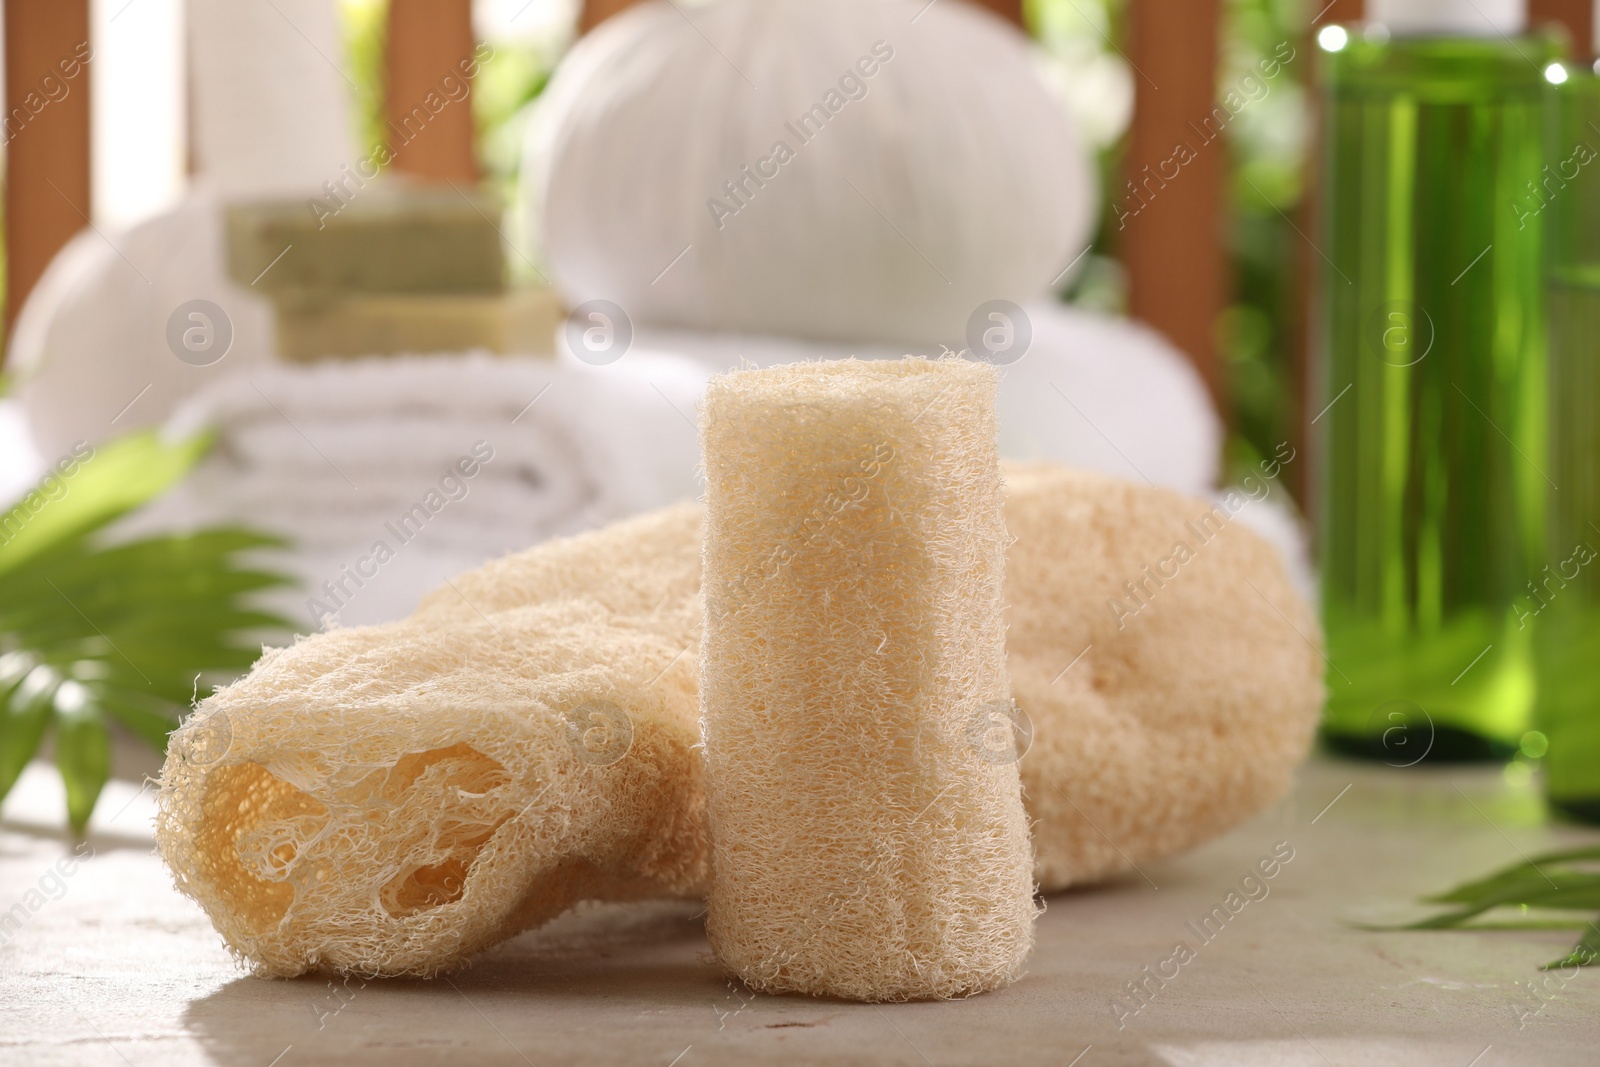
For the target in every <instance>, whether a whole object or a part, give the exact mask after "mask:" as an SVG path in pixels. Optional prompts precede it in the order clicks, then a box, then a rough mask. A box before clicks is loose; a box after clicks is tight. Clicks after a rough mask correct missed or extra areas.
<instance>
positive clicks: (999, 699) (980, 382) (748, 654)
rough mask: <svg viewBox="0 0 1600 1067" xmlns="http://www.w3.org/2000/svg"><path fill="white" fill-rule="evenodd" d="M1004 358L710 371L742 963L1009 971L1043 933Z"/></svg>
mask: <svg viewBox="0 0 1600 1067" xmlns="http://www.w3.org/2000/svg"><path fill="white" fill-rule="evenodd" d="M994 393H995V375H994V371H993V368H991V367H988V366H984V365H981V364H974V363H968V362H964V361H958V360H940V361H928V360H920V359H907V360H902V361H898V362H868V363H861V362H855V361H845V362H836V363H815V364H799V365H795V366H788V367H780V368H774V369H771V370H760V371H740V372H735V373H732V374H728V375H724V376H722V377H719V378H717V379H714V380H713V382H712V384H711V387H710V390H709V393H708V395H707V399H706V404H705V411H704V417H703V423H702V436H703V442H704V453H705V463H706V474H707V490H706V498H707V504H706V512H707V517H706V542H705V550H704V590H705V606H706V608H705V610H706V624H705V633H704V638H703V641H702V652H701V654H702V665H701V725H702V732H703V735H704V739H705V760H706V778H707V811H708V816H709V820H710V825H711V828H712V835H711V836H712V841H713V843H714V844H713V854H714V860H713V865H712V866H713V875H712V884H711V892H710V898H709V911H708V918H707V928H708V932H709V934H710V937H711V942H712V946H713V948H714V949H715V950H716V952H717V954H718V956H719V957H720V958H721V959H722V961H723V963H724V964H725V965H726V966H727V967H728V968H729V969H730V970H731V971H732V972H733V973H734V974H736V975H737V976H738V977H739V978H740V979H741V980H743V981H744V982H745V983H747V984H748V985H750V986H752V987H754V988H756V989H761V990H766V991H770V992H800V993H810V994H816V995H828V996H838V997H845V998H850V999H856V1000H867V1001H899V1000H911V999H918V998H933V997H957V996H965V995H968V994H972V993H976V992H981V991H983V990H987V989H991V988H994V987H995V986H998V985H1001V984H1004V983H1006V982H1008V981H1010V980H1012V979H1014V978H1015V977H1016V976H1017V974H1018V973H1019V971H1020V969H1021V966H1022V963H1023V960H1024V959H1025V958H1026V956H1027V953H1028V951H1029V949H1030V947H1031V944H1032V923H1033V917H1034V906H1033V902H1032V895H1033V883H1032V878H1031V874H1030V872H1031V867H1032V856H1031V852H1030V850H1029V844H1028V827H1027V821H1026V817H1025V816H1024V813H1023V808H1022V800H1021V794H1020V786H1019V781H1018V774H1017V768H1016V767H1015V766H1014V765H1012V764H1008V763H1004V762H996V761H993V760H991V759H986V758H985V752H984V749H983V747H982V745H981V743H975V734H976V733H977V731H975V730H974V726H975V724H980V723H983V722H985V721H986V719H987V715H988V711H989V709H991V708H992V707H994V706H995V705H996V704H999V703H1003V702H1005V701H1007V700H1008V699H1009V692H1010V690H1009V683H1008V680H1007V674H1006V651H1005V626H1004V622H1003V616H1002V601H1001V584H1002V580H1003V577H1004V567H1005V546H1006V535H1005V526H1004V523H1003V521H1002V518H1001V496H1000V469H999V459H998V455H997V451H996V444H995V441H996V438H995V416H994Z"/></svg>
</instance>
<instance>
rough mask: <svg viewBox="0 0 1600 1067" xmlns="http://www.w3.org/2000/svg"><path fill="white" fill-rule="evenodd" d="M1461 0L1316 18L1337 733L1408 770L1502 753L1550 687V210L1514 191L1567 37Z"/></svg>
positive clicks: (1522, 178)
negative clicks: (1542, 663)
mask: <svg viewBox="0 0 1600 1067" xmlns="http://www.w3.org/2000/svg"><path fill="white" fill-rule="evenodd" d="M1477 2H1478V4H1479V5H1480V6H1495V5H1490V4H1488V3H1487V0H1477ZM1380 6H1381V5H1380ZM1387 6H1389V7H1401V6H1404V5H1402V4H1400V3H1398V0H1391V2H1390V3H1389V4H1388V5H1387ZM1422 6H1424V7H1430V6H1431V7H1432V8H1433V9H1442V8H1452V7H1455V8H1460V5H1459V4H1451V3H1449V2H1442V3H1441V2H1438V0H1435V2H1434V3H1432V4H1431V5H1429V4H1424V5H1422ZM1467 6H1468V8H1471V7H1472V5H1471V4H1469V5H1467ZM1501 6H1503V5H1501ZM1370 10H1371V7H1370V6H1369V11H1370ZM1462 11H1463V12H1465V17H1466V22H1465V23H1464V24H1463V25H1462V26H1461V27H1460V29H1461V30H1463V31H1466V32H1462V33H1447V34H1445V35H1433V34H1428V33H1421V34H1418V35H1415V36H1413V35H1410V32H1411V31H1414V30H1416V29H1418V28H1421V29H1426V28H1427V27H1426V26H1422V27H1418V26H1406V27H1404V29H1405V30H1406V31H1407V32H1406V33H1402V32H1401V28H1400V27H1397V26H1395V25H1394V24H1393V23H1391V24H1390V25H1389V26H1384V25H1379V24H1369V25H1366V26H1351V27H1343V26H1330V27H1324V28H1323V30H1322V31H1321V32H1320V34H1319V36H1318V44H1319V47H1320V50H1321V53H1322V55H1321V58H1322V61H1323V70H1324V72H1325V86H1326V104H1325V106H1326V110H1325V132H1326V136H1325V143H1324V146H1323V153H1324V155H1323V196H1324V201H1323V225H1322V229H1321V232H1322V234H1323V235H1324V236H1323V238H1322V239H1321V241H1320V243H1321V247H1322V251H1323V253H1324V258H1325V259H1326V261H1327V263H1326V266H1325V269H1324V271H1323V276H1324V280H1323V286H1322V294H1323V303H1322V312H1321V314H1322V316H1323V320H1322V323H1321V329H1320V334H1319V338H1318V345H1317V351H1316V354H1315V357H1314V358H1315V359H1316V360H1317V361H1318V371H1317V381H1316V386H1315V388H1316V389H1317V391H1318V392H1319V393H1320V394H1321V395H1320V397H1319V398H1318V399H1317V400H1316V402H1315V405H1314V406H1313V409H1312V410H1313V411H1317V409H1318V408H1320V409H1321V410H1320V413H1318V414H1316V415H1315V429H1316V430H1317V431H1318V436H1317V474H1316V479H1317V486H1316V495H1315V501H1314V508H1315V510H1316V513H1317V515H1316V518H1317V526H1318V533H1319V551H1320V558H1321V565H1322V597H1323V603H1322V608H1323V620H1324V627H1325V630H1326V638H1327V657H1328V661H1329V662H1328V671H1327V681H1328V705H1327V711H1326V714H1325V717H1324V723H1323V737H1324V740H1325V742H1326V743H1327V744H1328V745H1329V746H1330V747H1331V748H1333V749H1335V750H1336V751H1340V752H1344V753H1348V754H1353V755H1361V756H1369V757H1373V758H1377V759H1381V760H1383V761H1385V762H1387V763H1390V764H1392V765H1395V766H1409V765H1411V764H1413V763H1418V762H1421V761H1422V760H1424V759H1430V760H1449V759H1496V758H1505V757H1507V756H1509V755H1511V754H1512V753H1513V752H1514V751H1515V750H1516V749H1517V747H1518V745H1519V744H1520V743H1521V741H1522V739H1523V736H1524V734H1525V733H1526V732H1527V731H1528V730H1529V728H1530V717H1531V711H1532V706H1533V697H1534V674H1533V664H1532V646H1531V641H1530V635H1529V633H1528V631H1527V629H1526V628H1519V626H1518V619H1517V616H1516V614H1515V612H1514V610H1513V608H1514V604H1515V602H1516V600H1517V597H1518V595H1519V594H1521V593H1522V592H1523V591H1524V588H1525V586H1526V583H1527V582H1528V581H1529V580H1530V579H1531V578H1533V577H1535V574H1536V571H1537V564H1535V563H1534V562H1533V561H1534V560H1535V559H1540V561H1541V562H1542V558H1541V557H1542V540H1541V538H1542V519H1543V507H1544V494H1545V489H1546V472H1545V470H1544V466H1545V463H1546V460H1545V455H1544V447H1543V444H1544V410H1543V402H1544V385H1545V382H1544V355H1543V346H1544V338H1543V323H1542V318H1541V313H1540V297H1541V293H1540V229H1541V222H1542V219H1541V218H1540V216H1539V214H1538V213H1533V214H1531V215H1530V214H1529V213H1527V212H1519V211H1518V210H1517V208H1516V205H1517V203H1518V202H1519V198H1522V197H1525V196H1526V195H1527V189H1528V187H1529V185H1530V183H1532V184H1533V185H1535V186H1536V185H1537V184H1538V182H1539V180H1540V178H1541V167H1542V166H1543V162H1544V161H1543V153H1542V145H1541V134H1542V129H1541V127H1542V96H1543V90H1544V89H1545V88H1546V87H1547V86H1546V82H1545V77H1544V68H1545V67H1546V65H1548V64H1549V63H1550V62H1551V61H1552V60H1553V59H1555V58H1556V57H1557V56H1558V55H1559V54H1560V52H1561V44H1560V42H1559V40H1558V39H1557V38H1554V37H1543V36H1503V35H1501V34H1500V33H1499V32H1494V33H1489V32H1484V33H1477V32H1476V31H1474V30H1472V28H1471V27H1472V26H1473V25H1475V23H1473V22H1472V15H1471V12H1470V11H1466V9H1462ZM1444 29H1446V30H1447V31H1448V30H1452V29H1454V27H1452V26H1450V25H1448V24H1446V25H1445V26H1444Z"/></svg>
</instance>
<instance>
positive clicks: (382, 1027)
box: [184, 901, 748, 1067]
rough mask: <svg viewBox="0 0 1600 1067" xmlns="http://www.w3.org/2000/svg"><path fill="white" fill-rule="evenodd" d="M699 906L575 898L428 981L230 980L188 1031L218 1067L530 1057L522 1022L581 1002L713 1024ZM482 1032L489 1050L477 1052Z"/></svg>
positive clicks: (188, 1014) (567, 1016)
mask: <svg viewBox="0 0 1600 1067" xmlns="http://www.w3.org/2000/svg"><path fill="white" fill-rule="evenodd" d="M703 910H704V909H703V906H702V905H701V904H700V903H698V902H693V903H689V902H676V901H653V902H648V903H642V904H631V905H589V906H583V907H580V908H579V909H577V910H576V911H574V912H571V913H568V914H567V915H565V916H562V917H561V918H559V919H557V920H555V921H554V922H552V923H550V924H549V925H548V926H546V927H544V928H542V929H540V930H538V931H535V932H532V933H528V934H523V935H521V936H520V937H517V938H514V939H512V940H511V941H508V942H506V943H504V944H502V945H499V946H497V947H495V948H493V949H490V950H489V951H487V952H484V953H482V954H480V955H478V956H477V957H475V958H474V959H473V960H472V961H471V963H470V964H469V965H468V966H467V967H466V968H465V969H463V970H461V971H458V972H455V973H452V974H450V975H447V976H442V977H439V978H433V979H415V978H374V979H365V980H363V979H360V978H343V977H340V976H338V975H334V974H326V973H318V974H312V975H306V976H303V977H300V978H292V979H287V980H272V979H260V978H240V979H238V980H237V981H233V982H230V983H228V984H227V985H225V986H223V987H222V988H220V989H218V990H217V991H216V992H214V993H212V994H210V995H209V996H206V997H202V998H200V999H198V1000H195V1001H192V1002H191V1003H190V1004H189V1007H188V1009H187V1010H186V1011H185V1012H184V1026H185V1028H186V1029H188V1031H189V1032H190V1033H191V1034H193V1035H194V1036H195V1037H196V1038H197V1039H198V1040H199V1041H200V1042H201V1044H202V1045H203V1046H204V1048H205V1050H206V1052H207V1055H208V1057H209V1058H210V1059H211V1060H212V1061H213V1062H215V1063H217V1064H221V1065H223V1067H267V1065H269V1064H276V1065H277V1067H293V1065H295V1064H303V1063H310V1062H327V1061H335V1060H336V1061H338V1062H340V1063H372V1064H384V1065H385V1067H395V1064H396V1063H397V1062H403V1063H405V1064H407V1065H410V1064H412V1063H419V1062H444V1061H446V1060H451V1061H452V1062H459V1061H458V1060H455V1059H454V1057H458V1056H459V1054H460V1053H461V1052H462V1051H464V1050H465V1049H466V1048H467V1047H468V1046H469V1045H470V1046H471V1059H472V1062H473V1063H474V1064H476V1063H480V1062H493V1063H499V1062H502V1061H503V1062H506V1063H513V1064H522V1063H525V1062H528V1059H527V1057H531V1059H532V1060H533V1061H535V1062H537V1061H538V1060H539V1055H538V1049H537V1048H536V1047H535V1046H534V1044H533V1041H534V1038H532V1037H530V1036H529V1034H528V1027H529V1024H530V1023H531V1024H535V1025H539V1026H540V1027H541V1028H542V1027H543V1026H545V1025H546V1022H547V1021H548V1020H550V1019H552V1017H554V1018H559V1019H562V1020H565V1021H566V1022H568V1023H569V1024H570V1023H571V1021H572V1020H573V1018H574V1014H573V1011H572V1009H573V1007H574V1005H575V1002H577V1001H584V1002H586V1003H594V1004H604V1005H605V1006H606V1007H607V1008H608V1009H610V1010H617V1009H623V1010H624V1011H626V1012H628V1013H631V1014H633V1015H637V1014H638V1013H642V1012H650V1011H660V1010H670V1009H683V1008H685V1007H688V1008H690V1009H693V1010H703V1011H705V1012H706V1018H707V1019H708V1020H710V1021H712V1022H714V1021H715V1017H714V1015H713V1014H712V1011H711V1009H710V1008H709V1007H708V1005H710V1004H712V1003H714V1002H717V1001H720V1000H722V999H725V998H727V997H728V995H729V987H728V984H727V979H726V978H725V976H724V975H723V973H722V971H721V969H720V968H719V967H718V966H717V965H716V963H715V962H714V961H713V960H712V959H711V956H710V946H709V944H708V943H707V942H706V939H705V929H704V925H703V923H702V918H703ZM746 995H747V996H748V994H746ZM569 1028H570V1027H569ZM497 1034H498V1036H496V1035H497ZM486 1037H487V1038H488V1039H489V1043H490V1045H491V1047H492V1046H498V1048H499V1052H494V1051H489V1052H485V1047H484V1041H485V1038H486ZM501 1052H503V1056H502V1055H500V1053H501ZM524 1053H525V1054H526V1057H525V1056H524ZM486 1055H487V1056H488V1057H490V1058H487V1059H486V1058H485V1056H486ZM275 1057H281V1063H280V1062H279V1061H278V1060H275Z"/></svg>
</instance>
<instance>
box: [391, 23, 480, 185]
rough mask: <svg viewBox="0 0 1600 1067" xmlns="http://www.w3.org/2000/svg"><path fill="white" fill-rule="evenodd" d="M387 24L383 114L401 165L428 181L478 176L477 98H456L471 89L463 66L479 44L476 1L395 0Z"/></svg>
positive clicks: (465, 179) (397, 165)
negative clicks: (474, 117) (474, 16)
mask: <svg viewBox="0 0 1600 1067" xmlns="http://www.w3.org/2000/svg"><path fill="white" fill-rule="evenodd" d="M388 29H389V33H388V42H387V46H386V50H385V72H386V79H385V86H384V117H385V118H386V119H387V120H388V122H389V127H390V134H391V137H390V142H389V143H390V144H391V145H393V146H395V148H396V154H395V160H394V167H395V169H396V170H400V171H403V172H405V173H407V174H410V175H413V176H414V177H417V178H421V179H423V180H424V181H435V182H445V181H453V182H458V183H460V182H476V181H477V180H478V161H477V156H476V155H475V154H474V151H473V121H472V98H471V96H470V95H468V96H466V97H465V98H464V99H457V98H455V97H459V96H460V93H461V90H460V89H459V88H458V86H460V85H462V84H465V85H467V86H468V88H467V90H466V91H467V92H468V93H469V94H470V84H471V83H470V81H469V80H468V79H466V78H465V77H464V76H463V74H462V69H463V68H462V66H461V65H462V63H464V62H470V61H471V58H472V50H473V48H474V46H475V43H476V42H475V41H474V40H473V35H472V2H471V0H389V26H388ZM447 79H453V80H448V81H447ZM440 101H443V102H444V103H443V106H442V107H441V106H439V102H440ZM435 108H437V110H435Z"/></svg>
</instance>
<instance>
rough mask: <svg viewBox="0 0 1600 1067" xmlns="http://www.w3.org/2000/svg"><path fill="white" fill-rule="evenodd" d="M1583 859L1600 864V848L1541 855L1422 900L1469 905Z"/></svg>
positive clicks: (1592, 847) (1434, 902) (1593, 847)
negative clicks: (1556, 867) (1515, 884)
mask: <svg viewBox="0 0 1600 1067" xmlns="http://www.w3.org/2000/svg"><path fill="white" fill-rule="evenodd" d="M1583 860H1590V861H1593V862H1596V863H1600V846H1590V847H1587V848H1573V849H1565V850H1563V851H1560V852H1547V853H1545V854H1544V855H1542V856H1534V857H1532V858H1531V859H1529V860H1527V861H1526V862H1523V863H1514V864H1512V865H1511V866H1509V867H1506V868H1503V869H1502V870H1499V871H1496V872H1495V873H1494V874H1491V875H1490V876H1488V877H1487V878H1483V879H1480V880H1479V881H1476V882H1467V883H1465V884H1463V885H1459V886H1457V887H1456V888H1454V889H1452V890H1450V891H1449V892H1447V893H1440V894H1439V895H1437V896H1431V897H1423V898H1422V899H1423V901H1424V902H1425V903H1428V904H1468V903H1471V902H1472V901H1474V900H1477V899H1478V898H1480V897H1483V896H1486V895H1488V894H1491V893H1494V892H1497V891H1499V890H1500V889H1501V888H1502V887H1503V886H1505V885H1507V884H1510V883H1512V882H1515V881H1517V880H1519V879H1526V878H1530V877H1531V878H1540V879H1542V877H1543V876H1542V875H1541V874H1540V872H1541V871H1542V870H1543V869H1544V868H1546V867H1550V866H1554V865H1556V864H1564V863H1572V862H1576V861H1583Z"/></svg>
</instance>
